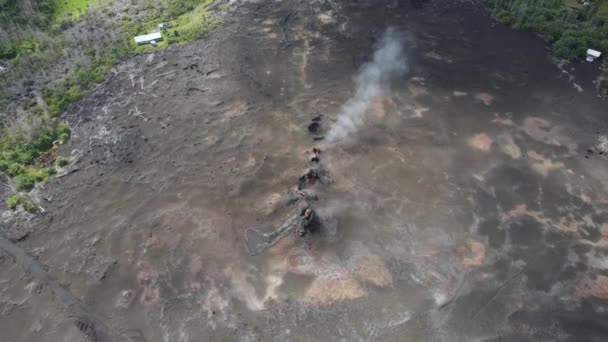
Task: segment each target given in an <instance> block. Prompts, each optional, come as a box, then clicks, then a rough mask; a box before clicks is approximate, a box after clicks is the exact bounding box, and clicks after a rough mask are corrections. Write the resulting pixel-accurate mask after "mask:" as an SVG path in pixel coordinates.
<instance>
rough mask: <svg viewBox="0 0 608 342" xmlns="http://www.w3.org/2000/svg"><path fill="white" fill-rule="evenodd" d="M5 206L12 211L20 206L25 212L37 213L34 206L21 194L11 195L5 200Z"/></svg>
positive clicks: (36, 208)
mask: <svg viewBox="0 0 608 342" xmlns="http://www.w3.org/2000/svg"><path fill="white" fill-rule="evenodd" d="M6 204H7V205H8V207H9V208H10V209H12V210H15V209H17V207H18V206H21V207H23V209H24V210H25V211H27V212H30V213H35V212H37V211H38V207H37V206H36V204H34V202H32V201H30V200H29V199H27V197H25V196H23V195H22V194H12V195H11V197H9V198H8V199H7V200H6Z"/></svg>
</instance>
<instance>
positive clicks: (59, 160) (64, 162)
mask: <svg viewBox="0 0 608 342" xmlns="http://www.w3.org/2000/svg"><path fill="white" fill-rule="evenodd" d="M68 164H69V161H68V160H67V159H65V158H63V157H57V158H56V159H55V165H57V166H58V167H64V166H66V165H68Z"/></svg>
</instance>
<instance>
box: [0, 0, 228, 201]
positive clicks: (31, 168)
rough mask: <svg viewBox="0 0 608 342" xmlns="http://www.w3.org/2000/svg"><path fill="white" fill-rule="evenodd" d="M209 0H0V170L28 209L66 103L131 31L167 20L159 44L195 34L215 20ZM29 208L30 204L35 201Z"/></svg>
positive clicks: (129, 42) (50, 168)
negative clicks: (27, 193) (33, 189)
mask: <svg viewBox="0 0 608 342" xmlns="http://www.w3.org/2000/svg"><path fill="white" fill-rule="evenodd" d="M211 2H212V0H159V1H152V0H0V67H3V68H4V69H3V70H1V69H0V75H1V77H0V171H1V172H3V173H4V174H6V175H8V176H9V177H11V184H12V185H11V186H12V187H13V188H14V190H15V191H17V192H21V193H15V194H14V195H13V196H11V197H10V198H9V199H8V201H7V204H9V207H11V208H15V207H17V206H22V207H24V208H25V209H26V210H28V211H32V210H34V209H32V208H33V207H32V205H31V202H30V201H29V200H28V199H27V195H26V194H25V193H24V192H25V191H29V190H31V189H32V188H33V187H34V185H35V184H36V183H38V182H44V181H45V180H46V179H48V177H49V176H51V175H52V174H53V173H55V163H54V162H53V161H54V160H55V159H57V162H58V163H59V164H65V163H66V160H65V159H61V158H57V153H56V150H57V148H58V147H59V146H60V145H62V144H64V143H65V142H66V141H67V140H68V139H69V137H70V129H69V127H68V126H67V125H66V123H64V122H62V121H61V120H60V116H61V113H62V112H63V111H64V110H65V109H66V107H67V106H68V105H69V104H71V103H74V102H76V101H78V100H80V99H82V98H83V97H84V96H85V94H86V93H87V90H89V89H90V88H91V87H93V86H94V85H96V84H98V83H100V82H102V81H103V80H104V78H105V75H106V74H107V73H108V71H109V70H110V69H111V68H112V67H113V66H114V65H115V64H116V62H117V61H118V60H119V59H120V58H123V57H124V56H125V55H127V54H129V53H132V52H142V51H149V50H152V49H153V48H152V47H150V46H136V45H135V43H134V41H133V36H135V35H140V34H146V33H149V32H151V31H152V30H153V29H156V28H158V24H160V23H166V24H169V27H170V29H169V30H165V31H164V32H163V36H164V38H165V39H164V40H163V41H162V42H161V44H160V46H159V47H158V48H163V47H166V46H167V45H169V44H173V43H184V42H188V41H191V40H193V39H196V38H198V37H200V36H201V35H202V34H204V33H205V32H207V31H208V30H209V29H210V28H212V27H213V26H214V25H215V24H216V23H217V19H216V18H215V17H214V16H212V15H211V13H210V12H209V10H208V9H207V6H208V5H209V4H210V3H211ZM34 207H35V206H34Z"/></svg>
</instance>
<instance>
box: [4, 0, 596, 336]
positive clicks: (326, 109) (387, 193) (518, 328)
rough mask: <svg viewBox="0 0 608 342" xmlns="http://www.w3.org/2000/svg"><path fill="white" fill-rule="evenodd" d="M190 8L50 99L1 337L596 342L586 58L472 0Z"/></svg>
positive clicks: (591, 76) (7, 223)
mask: <svg viewBox="0 0 608 342" xmlns="http://www.w3.org/2000/svg"><path fill="white" fill-rule="evenodd" d="M176 1H177V0H176ZM180 1H181V0H180ZM180 1H177V2H180ZM0 2H2V1H0ZM9 2H10V1H9ZM141 2H142V3H143V1H141ZM182 2H183V1H182ZM194 2H196V3H197V4H196V6H195V7H193V9H192V10H189V11H188V12H179V13H180V14H178V15H176V16H175V17H170V16H169V14H165V11H169V10H170V7H167V6H169V5H167V6H165V5H162V6H161V5H153V6H156V7H158V8H159V11H158V13H159V14H158V15H161V18H165V17H167V18H168V19H166V20H163V26H159V25H158V24H159V23H157V22H156V21H154V22H151V23H148V24H141V25H144V26H141V30H140V31H141V32H139V31H138V32H135V33H133V34H132V35H140V34H150V32H159V33H161V34H162V37H163V40H162V41H158V43H157V45H156V46H151V45H149V44H142V45H139V46H135V45H134V43H133V42H132V40H133V37H131V36H129V39H127V40H125V41H128V42H129V44H131V45H133V46H131V47H130V48H131V49H132V51H131V52H129V53H127V54H126V55H124V56H121V58H117V59H116V61H117V62H116V64H111V65H109V66H108V68H107V73H106V74H105V75H106V76H105V78H104V81H103V82H101V83H95V85H94V86H93V85H91V86H90V87H89V88H85V87H82V91H83V94H82V98H81V99H80V100H78V101H77V102H73V103H70V104H69V105H66V106H65V108H63V109H62V110H61V113H60V114H57V116H56V117H57V118H58V119H57V120H59V121H58V122H65V123H66V125H68V126H69V127H70V134H69V140H68V139H66V140H65V141H56V142H55V145H52V144H50V145H49V146H55V147H52V148H51V150H49V151H53V152H48V153H50V154H44V155H43V154H40V155H41V156H43V157H40V158H42V159H40V158H39V157H36V159H35V162H34V164H32V166H27V165H26V169H27V168H29V167H35V168H38V169H42V170H46V169H44V168H50V167H53V168H56V169H54V170H56V172H55V173H53V174H51V175H50V176H49V178H48V180H46V182H41V181H36V183H35V185H33V188H31V190H15V187H17V184H18V181H17V180H18V179H19V177H13V176H10V175H8V174H6V172H8V171H3V172H4V173H2V175H1V177H3V178H2V179H3V180H2V181H1V182H2V183H3V184H5V185H6V186H3V187H0V194H1V195H2V196H4V197H2V198H3V201H2V207H1V208H0V210H1V211H2V212H3V214H2V215H1V217H0V229H1V230H0V233H1V234H0V341H6V342H38V341H53V342H54V341H82V342H84V341H102V342H105V341H133V342H142V341H147V342H182V341H183V342H185V341H280V342H282V341H396V342H409V341H412V342H414V341H415V342H439V341H441V342H472V341H480V342H481V341H483V342H498V341H508V342H519V341H522V342H526V341H530V342H532V341H564V342H586V341H591V342H600V341H601V342H605V341H608V121H607V120H608V116H607V114H608V102H606V100H605V99H603V98H602V96H601V95H602V94H601V90H600V91H598V89H599V88H600V87H601V84H602V81H601V77H603V76H601V72H602V70H600V69H601V68H600V66H601V65H602V63H603V60H602V58H605V57H603V56H604V55H605V53H606V51H604V55H602V57H601V58H600V59H598V60H597V61H596V62H595V63H586V62H584V58H585V56H584V53H583V55H582V56H580V58H579V57H576V58H579V59H576V58H575V59H573V62H571V63H570V64H564V63H565V62H564V63H559V64H556V63H554V62H553V60H557V59H556V58H554V55H553V53H554V52H552V51H553V48H552V46H551V45H550V43H551V42H549V41H544V40H543V39H541V38H540V37H539V35H536V34H533V33H531V32H527V31H523V30H521V29H517V28H513V27H511V26H510V25H507V24H504V23H502V22H501V21H499V19H498V18H497V17H494V16H493V14H492V13H493V12H492V11H493V7H492V6H494V5H491V6H490V7H488V5H487V3H486V2H485V1H484V2H481V1H460V0H454V1H447V0H411V1H410V0H404V1H401V0H375V1H372V0H349V1H346V0H316V1H312V0H303V1H302V0H283V1H274V0H256V1H249V0H237V1H223V0H222V1H216V2H213V1H207V2H204V1H199V2H197V1H194ZM513 2H514V3H517V4H519V3H520V1H516V0H513ZM68 3H70V4H71V3H72V2H70V1H67V2H66V4H68ZM93 3H94V2H91V4H90V6H91V9H90V11H95V9H94V6H109V7H107V11H112V12H113V13H116V15H117V16H118V17H116V19H112V18H114V17H107V18H106V17H105V15H103V14H99V18H101V19H98V20H100V22H104V21H105V20H119V19H118V18H122V19H120V20H127V19H124V18H127V17H129V18H131V19H128V20H127V21H131V22H133V23H139V22H141V23H145V22H144V21H142V20H144V18H147V17H145V16H143V14H142V15H140V16H138V15H137V14H135V11H134V10H129V8H131V7H129V6H136V5H132V4H130V3H131V1H124V0H113V1H110V2H109V3H111V4H112V5H103V4H101V3H102V2H100V4H99V5H94V4H93ZM132 3H134V4H135V3H138V2H137V1H132ZM159 3H161V2H159ZM162 3H163V4H164V3H165V2H162ZM168 3H169V2H167V4H168ZM180 3H181V2H180ZM199 3H204V5H201V7H197V6H199ZM488 3H492V4H494V3H495V1H490V0H489V1H488ZM597 3H598V4H596V2H594V1H592V2H591V3H590V4H589V5H588V6H587V7H586V8H589V11H592V10H593V11H595V9H596V7H597V6H600V5H599V3H602V4H603V3H604V2H602V1H599V0H598V1H597ZM579 5H580V6H579ZM66 6H67V5H66ZM137 6H139V5H137ZM141 6H142V7H141V8H142V9H141V11H148V10H147V9H145V7H143V5H141ZM159 6H160V7H159ZM163 6H165V7H163ZM497 6H498V5H497ZM514 6H515V5H514ZM517 6H519V5H517ZM530 6H533V5H532V4H531V3H530ZM534 6H536V5H534ZM547 6H548V5H547ZM583 6H585V5H583V4H582V3H581V4H578V3H577V5H576V6H575V7H573V8H570V9H564V11H578V8H579V7H580V8H583ZM594 6H595V7H594ZM601 6H603V5H601ZM156 7H155V8H156ZM100 8H103V7H100ZM138 8H139V7H138ZM163 9H164V10H163ZM0 11H3V5H0ZM99 11H100V12H99V13H104V12H103V11H102V10H101V9H100V10H99ZM86 13H88V12H86V10H83V11H82V14H80V16H79V17H78V18H80V19H73V20H74V21H73V23H74V24H73V25H75V26H73V28H72V29H73V31H65V32H78V31H77V29H78V28H79V27H81V26H78V25H85V23H86V22H87V21H86V20H93V18H88V17H87V14H86ZM91 13H98V12H91ZM141 13H148V12H141ZM560 13H561V12H560ZM593 13H595V12H593ZM87 18H88V19H87ZM104 18H106V19H104ZM172 18H173V19H172ZM197 18H198V19H197ZM201 18H204V19H205V20H206V21H204V22H203V21H202V20H203V19H201ZM159 20H160V19H159ZM197 20H200V21H201V23H205V25H210V26H209V30H208V31H207V32H205V34H202V35H194V34H192V36H189V34H190V32H191V31H188V30H193V29H194V27H195V23H198V21H197ZM157 21H158V20H157ZM121 22H122V21H121ZM117 23H118V21H117ZM187 23H191V25H190V24H188V25H186V24H187ZM211 24H213V25H212V26H211ZM100 25H101V24H100ZM117 25H118V24H117ZM121 25H123V24H121ZM133 25H135V24H133ZM145 25H147V26H145ZM196 25H203V24H200V23H198V24H196ZM103 27H105V26H103ZM116 27H122V26H120V25H119V26H116ZM128 27H131V26H128ZM134 27H135V26H134ZM196 27H198V26H196ZM104 29H105V28H104ZM151 29H154V30H153V31H151ZM68 30H69V29H68ZM99 30H100V32H99V34H100V35H101V34H102V33H101V32H102V31H101V30H102V29H101V28H100V29H99ZM2 32H3V31H2V30H0V40H1V39H3V38H2V37H3V36H2ZM7 32H8V31H7ZM11 32H12V31H11ZM83 32H85V31H83ZM86 32H88V31H86ZM95 32H97V31H95ZM175 32H177V33H175ZM70 34H72V33H70ZM74 34H75V33H74ZM581 34H582V33H581ZM199 36H200V38H197V37H199ZM69 37H72V36H70V35H67V33H66V38H65V39H68V40H69V41H72V40H71V39H76V38H73V37H72V38H69ZM100 37H101V36H100ZM103 37H105V36H103ZM108 37H109V36H108ZM99 39H100V44H101V41H104V42H105V40H103V39H110V38H107V37H106V38H99ZM182 39H190V40H189V41H188V42H183V43H182ZM73 41H74V42H76V40H73ZM176 42H179V43H176ZM75 44H76V43H75ZM104 44H105V43H104ZM108 44H109V43H108ZM607 46H608V45H607ZM0 47H2V45H1V42H0ZM592 47H594V46H592ZM600 47H601V46H600V45H599V43H598V46H595V47H594V48H597V49H599V48H600ZM586 48H587V46H584V49H583V50H585V49H586ZM0 51H2V50H1V49H0ZM99 51H101V50H99ZM104 51H106V50H104ZM107 51H110V50H107ZM558 52H559V51H558ZM583 52H584V51H583ZM66 56H67V55H66ZM82 56H85V54H82ZM62 58H68V57H62ZM96 58H101V57H96ZM0 59H2V58H0ZM11 61H13V60H11ZM11 61H9V60H8V59H7V60H6V64H5V61H4V60H0V62H2V64H0V65H6V68H7V69H6V71H4V72H0V78H2V77H5V75H9V74H10V75H13V74H12V72H13V71H11V68H14V65H16V64H15V63H16V62H14V61H13V62H11ZM65 67H66V68H67V67H70V66H69V65H68V64H67V62H66V66H65ZM61 68H63V67H61ZM61 68H60V67H58V69H60V70H63V69H61ZM40 75H42V72H40ZM81 76H82V75H81ZM6 77H9V76H6ZM11 77H12V76H11ZM37 77H38V76H37ZM40 77H42V76H40ZM61 77H63V76H61ZM82 77H84V76H82ZM604 77H605V76H604ZM0 82H3V81H1V80H0ZM74 82H78V81H77V80H76V79H75V81H74ZM41 84H42V83H41ZM49 84H51V83H49ZM74 84H76V83H74ZM37 86H38V83H32V85H30V86H29V87H34V88H35V87H37ZM23 87H27V85H23V86H22V88H23ZM34 88H32V89H34ZM15 89H17V88H15ZM19 89H21V88H19ZM24 89H25V88H24ZM24 91H25V90H24ZM72 91H74V90H72ZM39 94H43V93H42V92H40V93H39ZM66 94H67V93H66ZM43 95H44V94H43ZM43 95H40V96H41V98H42V100H44V101H47V99H48V94H47V95H44V96H43ZM66 96H67V95H66ZM15 99H17V97H15ZM42 100H41V101H42ZM15 101H17V100H15ZM7 103H8V102H7ZM40 108H44V111H48V110H52V108H51V107H49V106H46V105H45V106H41V107H40ZM49 115H50V114H49ZM51 121H52V120H51ZM51 121H48V122H51ZM11 127H12V126H11ZM0 147H1V146H0ZM1 155H2V154H0V156H1ZM2 158H3V157H2ZM44 158H46V159H44ZM55 158H60V160H61V159H64V163H63V164H62V165H61V166H58V165H59V162H57V161H56V159H55ZM0 160H3V159H1V158H0ZM43 164H44V165H46V166H44V165H43ZM0 166H1V165H0ZM11 187H12V188H13V190H15V191H13V190H11V189H10V188H11ZM14 193H17V194H21V196H24V197H23V198H24V200H23V202H18V204H17V205H15V206H14V207H15V208H12V209H11V208H9V206H8V205H7V204H4V203H5V202H6V200H7V199H8V198H9V197H10V196H12V195H13V194H14ZM26 200H27V201H31V202H32V203H33V205H35V207H34V208H35V209H34V210H30V211H31V212H30V211H28V210H27V207H26V205H27V203H29V202H26ZM19 201H21V199H19Z"/></svg>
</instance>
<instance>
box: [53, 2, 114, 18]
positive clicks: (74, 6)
mask: <svg viewBox="0 0 608 342" xmlns="http://www.w3.org/2000/svg"><path fill="white" fill-rule="evenodd" d="M94 4H96V5H101V4H102V1H100V0H53V7H54V8H53V16H54V17H55V20H56V21H60V20H62V19H64V18H68V19H71V20H78V18H79V17H80V16H81V15H82V14H85V13H86V12H87V11H88V10H89V6H91V5H94Z"/></svg>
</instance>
